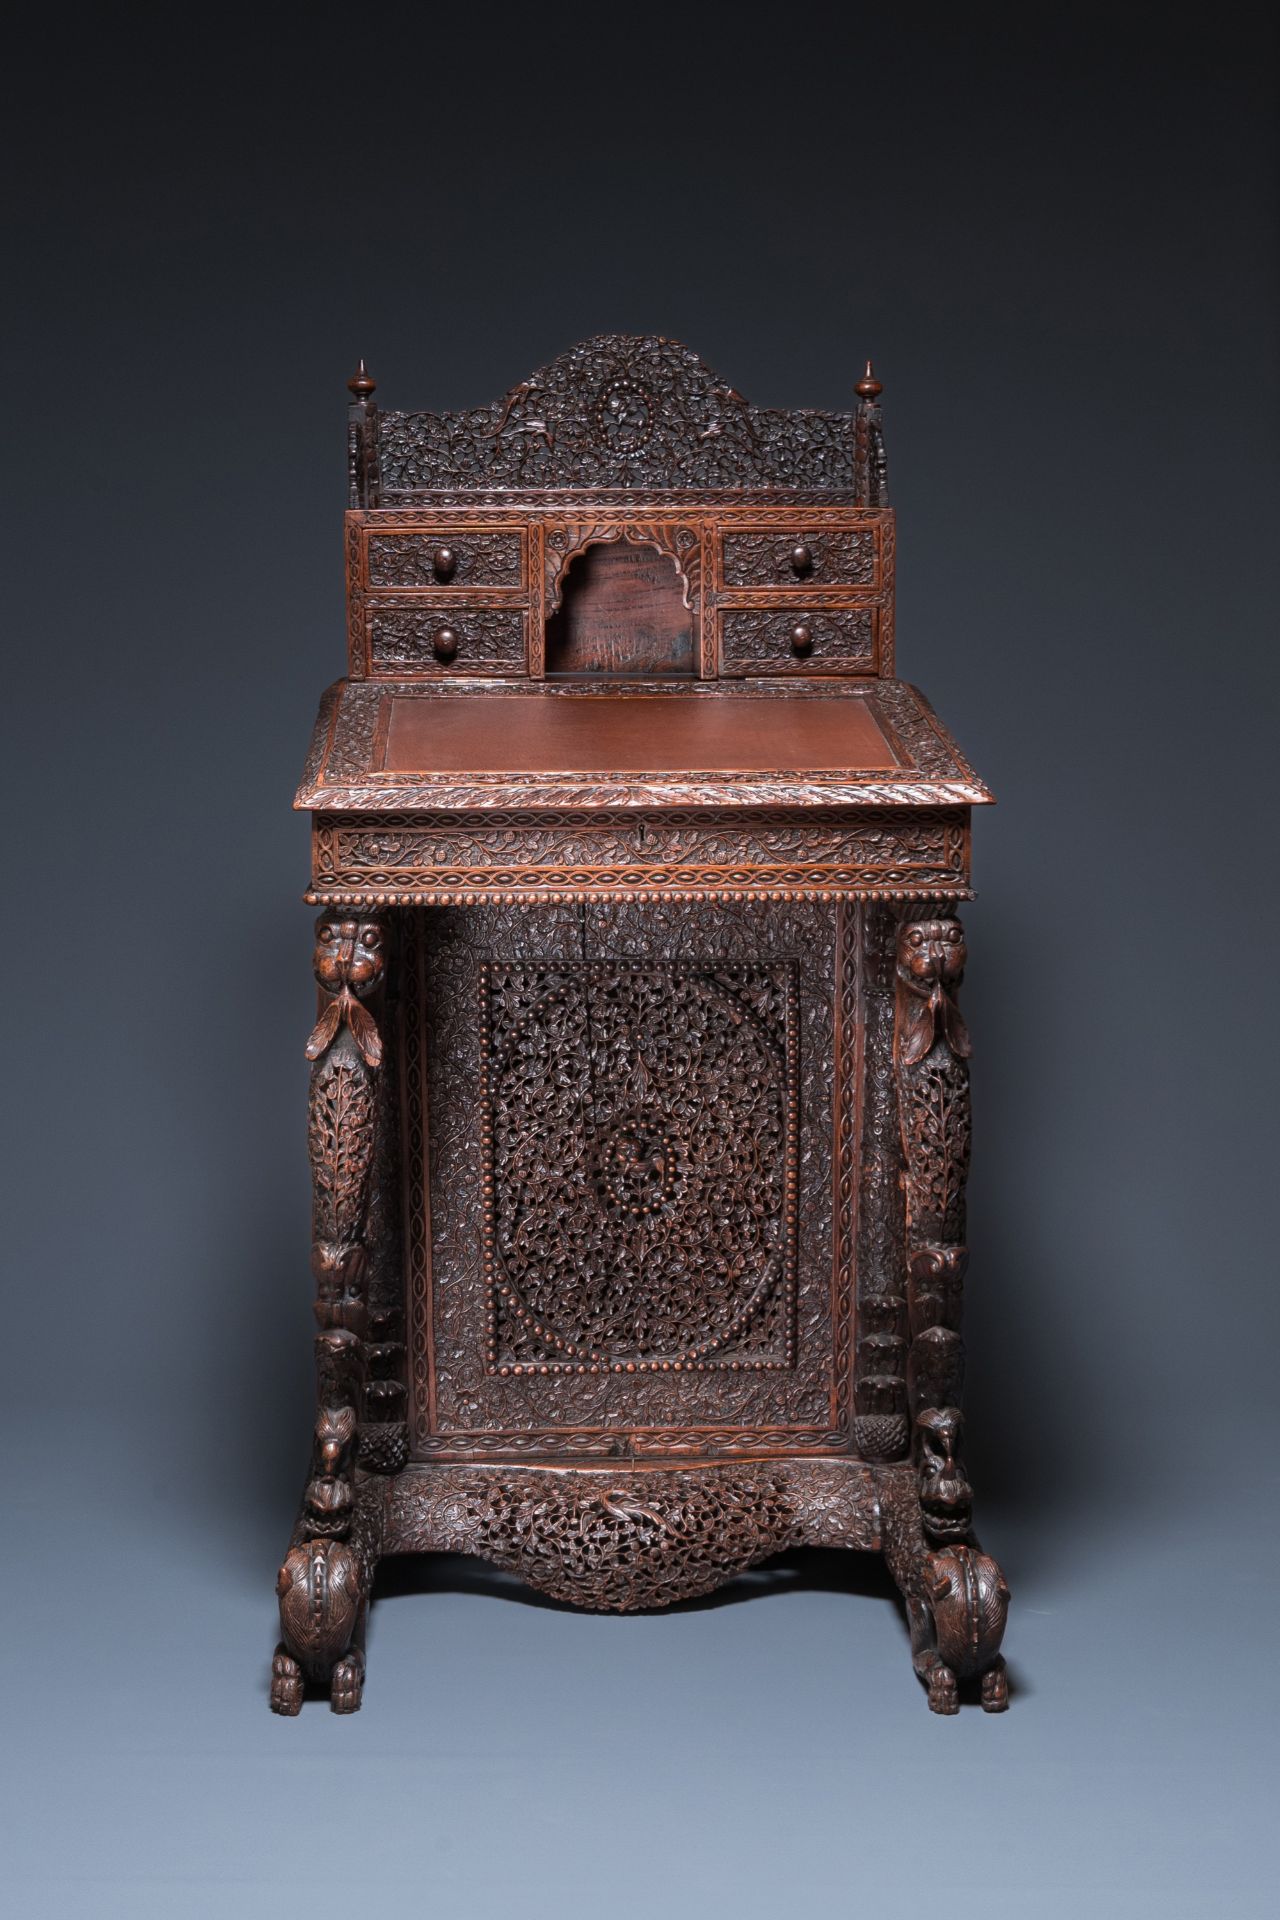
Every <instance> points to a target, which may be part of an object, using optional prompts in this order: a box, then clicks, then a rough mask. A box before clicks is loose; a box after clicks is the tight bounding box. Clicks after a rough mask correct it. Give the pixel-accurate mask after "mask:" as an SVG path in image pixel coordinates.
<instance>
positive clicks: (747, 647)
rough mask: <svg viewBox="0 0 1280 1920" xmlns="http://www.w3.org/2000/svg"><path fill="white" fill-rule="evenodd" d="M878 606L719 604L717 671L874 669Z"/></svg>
mask: <svg viewBox="0 0 1280 1920" xmlns="http://www.w3.org/2000/svg"><path fill="white" fill-rule="evenodd" d="M878 620H879V609H878V608H876V607H816V608H809V607H800V606H797V607H791V606H785V607H778V606H773V607H722V608H721V610H720V671H721V672H722V673H726V674H751V673H761V674H764V673H874V672H875V670H876V640H877V623H878Z"/></svg>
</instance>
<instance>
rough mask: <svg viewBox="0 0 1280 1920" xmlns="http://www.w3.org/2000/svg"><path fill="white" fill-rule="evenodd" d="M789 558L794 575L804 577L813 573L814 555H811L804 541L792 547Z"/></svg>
mask: <svg viewBox="0 0 1280 1920" xmlns="http://www.w3.org/2000/svg"><path fill="white" fill-rule="evenodd" d="M789 558H790V561H791V571H792V573H795V574H801V575H803V574H806V573H812V572H813V555H812V554H811V553H810V551H809V549H808V547H806V546H805V544H804V541H803V540H801V541H799V542H797V544H796V545H795V546H794V547H792V549H791V553H790V556H789Z"/></svg>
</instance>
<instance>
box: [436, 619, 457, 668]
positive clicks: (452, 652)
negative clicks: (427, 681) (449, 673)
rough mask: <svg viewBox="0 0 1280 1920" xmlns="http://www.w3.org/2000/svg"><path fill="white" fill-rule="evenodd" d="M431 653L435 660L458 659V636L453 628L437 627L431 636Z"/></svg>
mask: <svg viewBox="0 0 1280 1920" xmlns="http://www.w3.org/2000/svg"><path fill="white" fill-rule="evenodd" d="M431 651H432V652H433V653H434V654H435V656H436V659H437V660H445V661H448V660H456V659H457V657H458V634H457V630H456V628H454V627H437V628H436V630H435V632H434V633H433V634H432V636H431Z"/></svg>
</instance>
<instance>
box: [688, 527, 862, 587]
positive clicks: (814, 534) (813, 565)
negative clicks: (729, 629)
mask: <svg viewBox="0 0 1280 1920" xmlns="http://www.w3.org/2000/svg"><path fill="white" fill-rule="evenodd" d="M722 551H723V555H724V584H725V586H726V587H799V588H801V589H803V588H804V587H806V586H808V587H810V588H812V587H814V586H822V587H873V586H876V585H878V584H879V583H878V580H877V559H878V554H877V543H876V534H875V529H874V528H873V527H822V528H816V529H815V528H809V527H795V528H786V527H743V528H742V529H741V530H740V531H738V532H735V533H726V534H725V535H724V544H723V549H722Z"/></svg>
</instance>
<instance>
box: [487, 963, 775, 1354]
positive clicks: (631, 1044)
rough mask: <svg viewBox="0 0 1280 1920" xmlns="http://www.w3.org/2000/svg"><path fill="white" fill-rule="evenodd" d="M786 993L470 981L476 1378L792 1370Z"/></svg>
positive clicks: (648, 974) (563, 970)
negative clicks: (486, 1314)
mask: <svg viewBox="0 0 1280 1920" xmlns="http://www.w3.org/2000/svg"><path fill="white" fill-rule="evenodd" d="M794 976H795V968H794V963H792V962H783V963H780V964H777V965H771V966H756V967H723V966H708V967H705V968H702V967H697V966H671V965H667V966H626V965H616V964H611V963H609V964H605V963H596V964H591V965H581V966H574V965H559V966H555V967H546V968H541V967H522V966H514V965H513V966H502V965H490V966H487V967H486V968H485V969H484V971H483V992H484V997H485V1015H484V1020H483V1029H484V1036H485V1038H484V1115H485V1124H484V1130H485V1140H484V1151H485V1157H486V1180H485V1195H486V1216H485V1227H484V1233H485V1251H486V1258H487V1263H488V1279H489V1287H490V1296H491V1315H492V1327H493V1344H492V1348H491V1351H490V1356H489V1364H490V1371H496V1372H498V1373H500V1374H503V1375H509V1374H521V1373H525V1372H529V1373H539V1374H541V1373H546V1372H548V1371H561V1370H568V1371H571V1372H593V1373H595V1372H602V1371H611V1372H628V1373H632V1372H645V1371H657V1370H661V1371H664V1372H665V1371H670V1370H672V1369H677V1370H678V1369H680V1368H683V1367H687V1366H692V1365H697V1364H699V1363H701V1364H702V1366H703V1367H704V1368H705V1367H706V1366H708V1365H710V1366H726V1367H734V1368H741V1367H742V1366H744V1365H746V1366H755V1367H760V1366H785V1365H787V1364H788V1336H789V1330H790V1327H791V1322H792V1316H793V1313H794V1299H795V1264H796V1237H795V1224H796V1209H795V1198H794V1189H795V1179H796V1112H797V1097H796V1094H795V1050H796V1039H795V999H796V983H795V977H794Z"/></svg>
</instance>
